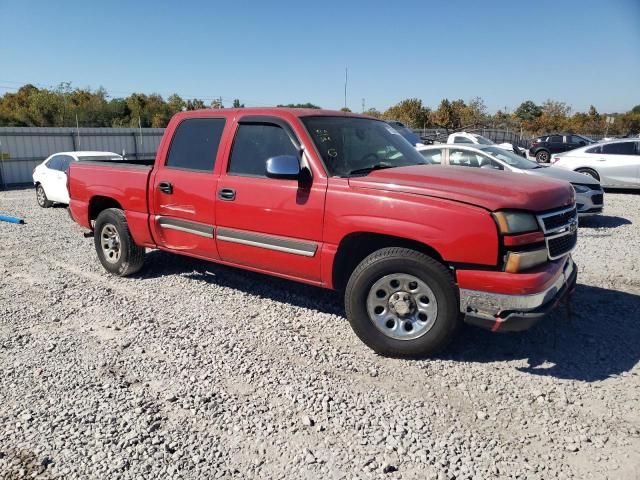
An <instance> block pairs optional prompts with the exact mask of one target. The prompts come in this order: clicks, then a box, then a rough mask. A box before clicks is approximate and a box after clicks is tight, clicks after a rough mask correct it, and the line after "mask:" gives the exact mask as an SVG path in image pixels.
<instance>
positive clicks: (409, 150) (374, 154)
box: [300, 116, 428, 177]
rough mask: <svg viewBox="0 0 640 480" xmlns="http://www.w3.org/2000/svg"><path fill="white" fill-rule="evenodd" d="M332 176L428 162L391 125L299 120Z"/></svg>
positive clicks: (355, 120) (340, 119) (323, 118)
mask: <svg viewBox="0 0 640 480" xmlns="http://www.w3.org/2000/svg"><path fill="white" fill-rule="evenodd" d="M300 120H301V121H302V123H303V124H304V126H305V127H306V128H307V131H308V132H309V134H310V135H311V138H312V139H313V142H314V144H315V146H316V148H317V149H318V153H320V156H321V157H322V160H323V161H324V164H325V166H326V167H327V171H328V173H329V175H331V176H342V177H344V176H350V175H356V174H367V173H369V171H371V170H374V169H379V168H393V167H404V166H407V165H427V164H428V162H427V161H426V160H425V159H424V158H423V157H422V155H420V154H419V153H418V151H417V150H416V149H415V148H413V146H412V145H411V144H410V143H409V142H408V141H407V140H405V139H404V137H402V136H401V135H400V134H399V133H398V132H397V131H396V130H395V129H394V128H393V127H392V126H391V125H388V124H387V123H385V122H383V121H380V120H372V119H369V118H355V117H329V116H318V117H302V118H301V119H300Z"/></svg>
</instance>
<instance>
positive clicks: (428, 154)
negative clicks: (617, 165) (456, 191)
mask: <svg viewBox="0 0 640 480" xmlns="http://www.w3.org/2000/svg"><path fill="white" fill-rule="evenodd" d="M420 154H421V155H422V156H423V157H424V158H425V159H426V160H427V161H428V162H429V163H431V164H438V165H443V166H459V167H476V168H487V169H493V170H504V171H509V172H516V173H524V174H528V175H539V176H543V177H550V178H556V179H558V180H564V181H567V182H569V183H571V185H572V186H573V189H574V190H575V191H576V208H577V209H578V215H579V216H580V217H586V216H590V215H595V214H597V213H602V209H603V207H604V192H603V191H602V187H601V186H600V182H599V181H598V180H597V179H595V178H591V177H585V176H584V175H582V174H580V173H576V172H569V171H567V170H564V169H561V168H555V167H550V166H547V165H544V166H543V165H540V164H538V163H536V162H534V161H532V160H527V159H526V158H522V157H520V156H518V155H516V154H515V153H513V152H509V151H506V150H504V149H502V148H499V147H498V146H496V145H455V146H454V145H448V144H447V145H431V146H428V147H427V146H426V147H425V148H422V149H421V150H420ZM509 181H511V178H509Z"/></svg>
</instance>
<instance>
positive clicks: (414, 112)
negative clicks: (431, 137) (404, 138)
mask: <svg viewBox="0 0 640 480" xmlns="http://www.w3.org/2000/svg"><path fill="white" fill-rule="evenodd" d="M429 113H430V111H429V109H428V108H427V107H425V106H423V105H422V100H419V99H417V98H408V99H406V100H402V101H401V102H399V103H397V104H395V105H393V106H391V107H389V108H388V109H387V110H385V112H384V113H383V114H382V118H384V119H386V120H399V121H400V122H402V123H404V124H405V125H407V126H408V127H410V128H423V127H425V126H428V125H429V124H430V122H429Z"/></svg>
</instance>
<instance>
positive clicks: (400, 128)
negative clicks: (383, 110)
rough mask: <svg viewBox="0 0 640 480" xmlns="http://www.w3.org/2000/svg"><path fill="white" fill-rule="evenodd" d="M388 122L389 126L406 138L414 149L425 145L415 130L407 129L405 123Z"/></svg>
mask: <svg viewBox="0 0 640 480" xmlns="http://www.w3.org/2000/svg"><path fill="white" fill-rule="evenodd" d="M386 122H387V123H388V124H389V125H391V127H392V128H393V129H394V130H395V131H396V132H398V133H399V134H400V135H402V136H403V137H404V138H405V140H406V141H407V142H409V143H410V144H411V145H413V146H414V147H415V146H420V145H424V144H423V143H422V140H421V139H420V137H419V136H418V135H417V134H416V133H415V132H414V131H413V130H411V129H410V128H409V127H407V126H406V125H405V124H404V123H402V122H399V121H398V120H386Z"/></svg>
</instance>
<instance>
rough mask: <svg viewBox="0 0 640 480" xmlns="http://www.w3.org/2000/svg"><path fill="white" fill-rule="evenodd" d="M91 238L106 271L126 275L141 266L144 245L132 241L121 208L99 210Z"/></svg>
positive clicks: (134, 271)
mask: <svg viewBox="0 0 640 480" xmlns="http://www.w3.org/2000/svg"><path fill="white" fill-rule="evenodd" d="M93 240H94V245H95V247H96V253H97V254H98V258H99V259H100V263H102V266H103V267H104V268H105V270H107V271H108V272H110V273H113V274H114V275H118V276H120V277H126V276H127V275H131V274H133V273H136V272H137V271H139V270H140V269H141V268H142V264H143V263H144V247H139V246H138V245H136V244H135V243H134V241H133V238H132V237H131V233H130V232H129V227H128V225H127V219H126V218H125V216H124V212H123V211H122V210H120V209H118V208H107V209H106V210H103V211H102V212H100V214H99V215H98V218H97V219H96V223H95V225H94V236H93Z"/></svg>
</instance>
